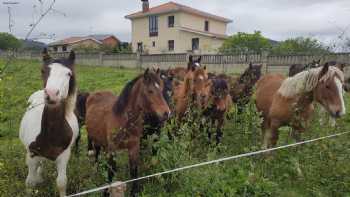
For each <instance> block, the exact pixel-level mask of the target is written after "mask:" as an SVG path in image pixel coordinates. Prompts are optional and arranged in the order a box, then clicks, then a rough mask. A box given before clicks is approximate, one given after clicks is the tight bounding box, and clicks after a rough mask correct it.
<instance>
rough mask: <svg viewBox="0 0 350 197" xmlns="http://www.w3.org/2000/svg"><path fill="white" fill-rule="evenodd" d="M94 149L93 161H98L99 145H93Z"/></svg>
mask: <svg viewBox="0 0 350 197" xmlns="http://www.w3.org/2000/svg"><path fill="white" fill-rule="evenodd" d="M94 149H95V163H98V157H99V156H100V153H101V146H97V145H95V146H94Z"/></svg>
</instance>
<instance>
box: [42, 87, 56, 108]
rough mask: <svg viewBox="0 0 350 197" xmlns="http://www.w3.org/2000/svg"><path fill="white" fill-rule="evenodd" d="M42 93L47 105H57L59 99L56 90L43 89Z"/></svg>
mask: <svg viewBox="0 0 350 197" xmlns="http://www.w3.org/2000/svg"><path fill="white" fill-rule="evenodd" d="M44 92H45V100H46V102H47V104H49V105H56V104H57V103H59V101H60V98H59V91H58V90H53V89H46V88H45V90H44Z"/></svg>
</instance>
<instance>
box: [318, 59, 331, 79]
mask: <svg viewBox="0 0 350 197" xmlns="http://www.w3.org/2000/svg"><path fill="white" fill-rule="evenodd" d="M328 70H329V64H328V62H327V63H326V64H325V65H324V66H323V67H322V70H321V72H320V74H319V77H318V78H319V79H321V78H322V77H323V76H324V75H325V74H326V73H327V72H328Z"/></svg>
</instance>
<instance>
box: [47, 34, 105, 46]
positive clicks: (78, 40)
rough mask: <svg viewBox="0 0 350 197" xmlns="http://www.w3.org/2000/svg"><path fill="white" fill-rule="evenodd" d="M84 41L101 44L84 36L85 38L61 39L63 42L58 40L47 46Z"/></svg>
mask: <svg viewBox="0 0 350 197" xmlns="http://www.w3.org/2000/svg"><path fill="white" fill-rule="evenodd" d="M85 40H93V41H94V42H96V43H98V44H102V42H100V41H99V40H96V39H95V38H92V37H89V36H86V37H70V38H66V39H63V40H59V41H57V42H52V43H50V44H49V46H57V45H66V44H74V43H77V42H81V41H85Z"/></svg>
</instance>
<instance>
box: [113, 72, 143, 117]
mask: <svg viewBox="0 0 350 197" xmlns="http://www.w3.org/2000/svg"><path fill="white" fill-rule="evenodd" d="M142 77H143V74H141V75H139V76H138V77H136V78H135V79H133V80H132V81H129V82H128V83H127V84H126V86H125V87H124V89H123V90H122V92H121V93H120V95H119V96H118V100H117V102H116V103H115V104H114V105H113V112H114V113H115V114H116V115H120V114H122V113H123V112H124V110H125V108H126V106H127V104H128V101H129V97H130V93H131V91H132V88H133V87H134V85H135V83H136V82H137V81H138V80H139V79H140V78H142Z"/></svg>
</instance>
